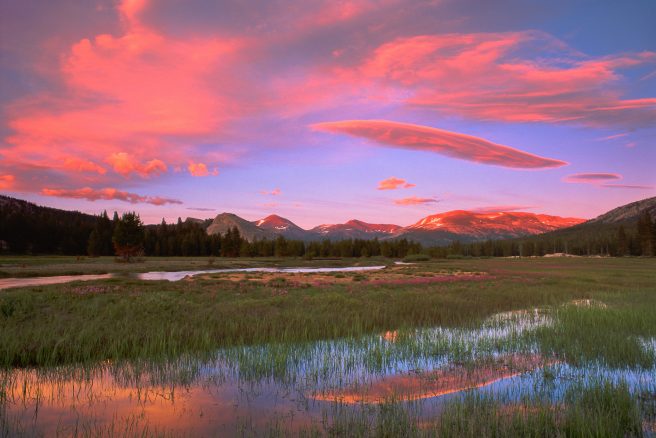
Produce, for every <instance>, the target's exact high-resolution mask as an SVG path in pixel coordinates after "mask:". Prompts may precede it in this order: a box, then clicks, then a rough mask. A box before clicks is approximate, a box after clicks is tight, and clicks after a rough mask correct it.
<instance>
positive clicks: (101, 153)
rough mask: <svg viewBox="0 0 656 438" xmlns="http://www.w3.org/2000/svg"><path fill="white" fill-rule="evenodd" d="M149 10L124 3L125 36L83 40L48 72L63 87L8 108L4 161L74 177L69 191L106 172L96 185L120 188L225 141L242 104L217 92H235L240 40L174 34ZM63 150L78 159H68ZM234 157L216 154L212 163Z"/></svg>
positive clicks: (143, 1)
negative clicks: (144, 15)
mask: <svg viewBox="0 0 656 438" xmlns="http://www.w3.org/2000/svg"><path fill="white" fill-rule="evenodd" d="M149 3H150V2H149V1H147V0H123V1H121V2H120V3H119V4H118V5H117V9H118V11H119V14H120V18H121V22H122V25H123V29H122V30H123V32H122V33H120V32H119V33H118V34H117V35H115V34H113V35H110V34H99V35H96V36H93V37H90V38H85V39H82V40H79V41H78V42H77V43H75V44H74V45H72V46H71V47H70V48H69V49H68V51H66V52H65V53H62V54H60V56H59V59H60V60H61V62H60V64H59V65H54V66H53V65H49V66H48V70H47V71H48V74H50V75H51V77H50V78H49V79H50V80H51V82H53V83H55V82H56V83H61V84H62V88H61V89H60V90H59V91H58V92H41V93H39V94H34V95H30V96H26V97H23V98H21V99H19V100H18V101H15V102H14V103H13V104H12V105H10V106H8V107H7V108H5V109H6V113H7V114H8V126H9V128H10V129H11V130H12V131H13V133H12V134H10V135H9V136H8V137H7V138H5V145H6V147H5V148H3V151H2V152H3V160H7V161H11V162H16V163H20V164H22V165H31V166H41V167H44V168H53V169H63V170H66V171H69V181H67V184H68V185H74V184H77V183H79V181H80V179H79V178H78V177H76V176H75V175H74V174H75V173H96V174H98V175H104V177H103V179H102V180H99V179H93V180H92V181H93V182H94V183H99V182H101V181H102V183H103V184H111V185H117V184H121V181H122V179H123V178H130V177H133V176H138V177H142V178H146V177H154V176H159V175H162V174H164V173H165V172H166V171H167V168H168V166H172V167H174V168H175V167H179V166H186V164H187V163H188V161H189V156H191V155H197V150H196V149H197V148H196V147H195V146H194V144H195V142H196V141H197V140H204V139H208V138H215V137H216V136H218V135H222V133H223V132H224V127H225V125H226V121H227V120H228V119H229V118H231V117H233V116H234V115H237V114H239V110H238V108H237V107H238V106H239V105H241V104H240V103H239V102H238V101H236V100H235V99H232V98H229V97H227V96H226V93H225V92H222V91H225V90H221V89H219V88H220V87H219V86H218V85H216V84H221V86H224V87H225V89H226V90H231V89H232V88H233V86H234V85H235V81H232V80H231V78H230V75H231V73H230V72H227V70H229V69H227V68H223V70H221V71H218V72H217V69H218V68H219V67H226V66H227V65H229V64H230V62H232V61H231V59H232V58H233V57H234V56H235V53H236V51H237V47H239V45H240V42H238V41H237V40H235V39H231V38H229V37H225V36H223V37H218V36H212V37H203V38H196V37H194V38H191V37H190V38H174V37H170V36H166V35H164V34H162V33H160V32H158V31H157V30H156V29H154V28H151V27H149V26H147V25H145V24H144V23H143V22H142V21H141V19H140V14H141V12H143V11H144V9H145V8H146V7H147V6H149ZM223 71H225V73H223ZM190 140H192V141H190ZM62 151H66V154H67V155H69V156H70V157H75V158H64V159H62V157H61V152H62ZM231 155H232V153H231V152H230V151H220V150H217V151H210V152H207V153H206V154H204V158H206V159H212V160H213V161H217V160H216V159H218V160H221V159H224V158H226V157H229V156H231ZM215 158H216V159H215ZM62 160H63V163H64V164H63V165H62ZM99 163H107V164H108V165H109V169H106V168H105V167H103V166H102V165H100V164H99ZM108 170H111V172H108ZM208 173H211V172H209V171H208ZM89 178H91V177H89ZM44 185H45V184H44ZM41 187H43V186H41Z"/></svg>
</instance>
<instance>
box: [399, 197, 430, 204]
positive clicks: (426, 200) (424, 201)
mask: <svg viewBox="0 0 656 438" xmlns="http://www.w3.org/2000/svg"><path fill="white" fill-rule="evenodd" d="M434 202H439V201H438V200H437V199H435V198H418V197H417V196H410V197H409V198H403V199H395V200H394V203H395V204H396V205H423V204H432V203H434Z"/></svg>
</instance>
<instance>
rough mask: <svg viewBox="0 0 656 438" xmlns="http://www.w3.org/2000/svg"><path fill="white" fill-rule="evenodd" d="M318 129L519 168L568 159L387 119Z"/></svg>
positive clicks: (329, 124) (327, 124) (546, 165)
mask: <svg viewBox="0 0 656 438" xmlns="http://www.w3.org/2000/svg"><path fill="white" fill-rule="evenodd" d="M312 127H313V128H314V129H316V130H320V131H326V132H331V133H336V134H349V135H353V136H357V137H363V138H366V139H369V140H373V141H376V142H378V143H381V144H384V145H387V146H393V147H397V148H402V149H413V150H420V151H428V152H434V153H438V154H441V155H446V156H448V157H452V158H459V159H461V160H467V161H473V162H476V163H481V164H493V165H496V166H503V167H510V168H516V169H546V168H552V167H560V166H564V165H566V164H567V163H566V162H564V161H560V160H555V159H551V158H544V157H540V156H538V155H533V154H530V153H528V152H524V151H520V150H519V149H514V148H512V147H509V146H504V145H500V144H497V143H492V142H490V141H488V140H485V139H482V138H479V137H474V136H471V135H466V134H460V133H457V132H451V131H446V130H443V129H437V128H432V127H429V126H420V125H413V124H409V123H398V122H391V121H387V120H345V121H340V122H325V123H318V124H315V125H313V126H312Z"/></svg>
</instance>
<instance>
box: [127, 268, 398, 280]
mask: <svg viewBox="0 0 656 438" xmlns="http://www.w3.org/2000/svg"><path fill="white" fill-rule="evenodd" d="M384 268H385V266H349V267H346V268H344V267H342V268H235V269H208V270H204V271H177V272H166V271H161V272H144V273H142V274H137V278H139V279H140V280H168V281H179V280H182V279H183V278H185V277H191V276H194V275H201V274H222V273H231V272H268V273H283V274H310V273H324V272H360V271H378V270H380V269H384Z"/></svg>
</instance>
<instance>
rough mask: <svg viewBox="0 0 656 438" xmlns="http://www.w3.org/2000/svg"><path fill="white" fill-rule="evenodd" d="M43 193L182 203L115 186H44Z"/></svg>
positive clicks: (158, 202) (65, 196)
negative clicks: (125, 190)
mask: <svg viewBox="0 0 656 438" xmlns="http://www.w3.org/2000/svg"><path fill="white" fill-rule="evenodd" d="M41 193H42V194H43V195H46V196H57V197H61V198H75V199H86V200H88V201H98V200H100V199H104V200H119V201H125V202H129V203H131V204H138V203H146V204H152V205H165V204H182V202H181V201H179V200H177V199H170V198H162V197H159V196H142V195H138V194H136V193H130V192H124V191H122V190H118V189H115V188H111V187H108V188H104V189H92V188H91V187H84V188H81V189H73V190H67V189H50V188H44V189H43V190H41Z"/></svg>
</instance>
